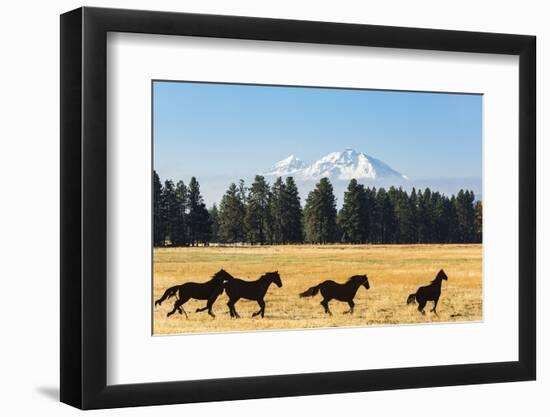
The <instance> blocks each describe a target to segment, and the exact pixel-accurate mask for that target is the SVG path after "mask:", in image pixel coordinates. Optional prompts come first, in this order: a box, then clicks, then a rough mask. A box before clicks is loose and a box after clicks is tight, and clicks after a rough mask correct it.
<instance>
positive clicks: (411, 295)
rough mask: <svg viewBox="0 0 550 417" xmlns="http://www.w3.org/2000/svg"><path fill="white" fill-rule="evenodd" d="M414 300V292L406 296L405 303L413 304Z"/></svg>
mask: <svg viewBox="0 0 550 417" xmlns="http://www.w3.org/2000/svg"><path fill="white" fill-rule="evenodd" d="M415 301H416V293H414V294H409V296H408V297H407V304H413V303H414V302H415Z"/></svg>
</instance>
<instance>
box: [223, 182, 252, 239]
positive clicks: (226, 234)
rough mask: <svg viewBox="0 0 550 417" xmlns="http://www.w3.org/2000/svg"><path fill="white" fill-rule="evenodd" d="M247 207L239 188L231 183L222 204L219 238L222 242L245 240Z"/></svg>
mask: <svg viewBox="0 0 550 417" xmlns="http://www.w3.org/2000/svg"><path fill="white" fill-rule="evenodd" d="M245 213H246V207H245V205H244V203H243V201H242V197H241V194H240V192H239V188H238V187H237V186H236V185H235V183H231V185H230V186H229V188H228V189H227V191H226V192H225V194H224V196H223V197H222V201H221V203H220V209H219V217H218V218H219V236H220V240H221V241H222V242H227V243H237V242H243V241H244V238H245V225H244V216H245Z"/></svg>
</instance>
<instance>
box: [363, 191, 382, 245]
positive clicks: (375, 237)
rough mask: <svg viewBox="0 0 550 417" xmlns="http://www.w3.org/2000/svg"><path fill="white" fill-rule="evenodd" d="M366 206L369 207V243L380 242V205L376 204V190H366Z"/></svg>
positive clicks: (367, 239) (367, 219) (367, 213)
mask: <svg viewBox="0 0 550 417" xmlns="http://www.w3.org/2000/svg"><path fill="white" fill-rule="evenodd" d="M365 204H366V207H367V212H366V216H365V217H366V222H367V237H366V241H367V242H372V243H375V242H379V240H380V222H379V219H380V215H379V212H378V205H377V204H376V188H374V187H373V188H370V187H367V188H365Z"/></svg>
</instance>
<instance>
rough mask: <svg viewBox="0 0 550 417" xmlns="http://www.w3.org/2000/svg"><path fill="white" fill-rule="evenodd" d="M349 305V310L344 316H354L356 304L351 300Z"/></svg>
mask: <svg viewBox="0 0 550 417" xmlns="http://www.w3.org/2000/svg"><path fill="white" fill-rule="evenodd" d="M348 305H349V310H348V311H344V314H348V313H349V314H353V307H355V303H354V302H353V300H350V301H348Z"/></svg>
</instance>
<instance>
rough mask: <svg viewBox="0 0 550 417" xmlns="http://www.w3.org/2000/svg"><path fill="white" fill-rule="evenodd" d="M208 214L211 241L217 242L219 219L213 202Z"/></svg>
mask: <svg viewBox="0 0 550 417" xmlns="http://www.w3.org/2000/svg"><path fill="white" fill-rule="evenodd" d="M208 215H209V217H210V223H211V238H210V241H211V242H219V241H220V234H219V230H220V221H219V213H218V207H217V206H216V204H213V205H212V207H211V208H210V210H208Z"/></svg>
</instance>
